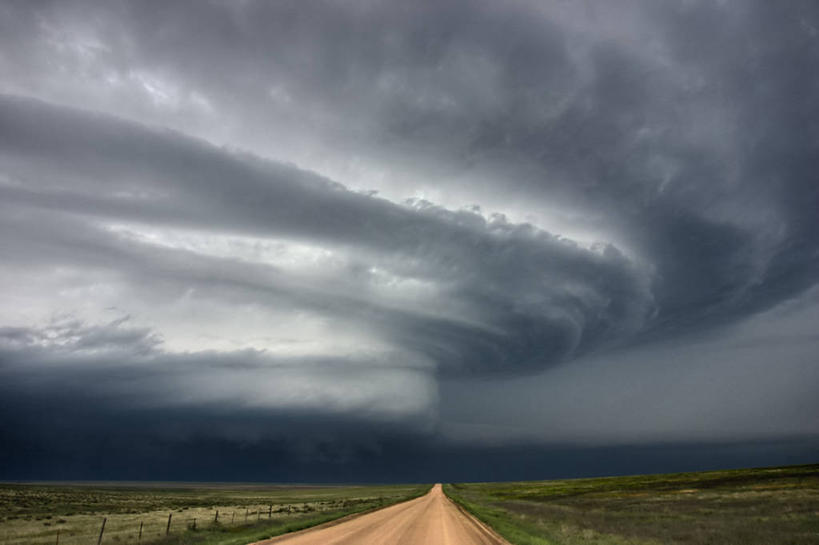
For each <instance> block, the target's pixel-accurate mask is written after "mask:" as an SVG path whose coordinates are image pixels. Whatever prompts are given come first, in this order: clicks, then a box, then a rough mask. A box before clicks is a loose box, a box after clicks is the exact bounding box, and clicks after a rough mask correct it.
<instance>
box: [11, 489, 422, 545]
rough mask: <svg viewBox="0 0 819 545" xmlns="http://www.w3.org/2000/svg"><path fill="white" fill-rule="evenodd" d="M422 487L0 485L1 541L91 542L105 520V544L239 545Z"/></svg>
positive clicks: (36, 544)
mask: <svg viewBox="0 0 819 545" xmlns="http://www.w3.org/2000/svg"><path fill="white" fill-rule="evenodd" d="M427 490H429V486H422V485H395V486H273V485H236V484H223V485H221V484H220V485H203V484H198V485H197V484H187V485H185V484H163V483H154V484H137V483H133V484H124V483H110V484H105V483H95V484H82V483H61V484H53V483H52V484H0V540H2V543H4V544H9V545H55V544H57V542H58V541H57V540H58V534H59V545H94V544H95V543H96V542H97V539H98V536H99V534H100V528H101V525H102V521H103V518H106V519H107V521H106V523H105V531H104V533H103V540H102V543H103V545H129V544H137V543H142V544H149V543H161V544H162V545H183V544H184V545H187V544H191V545H194V544H195V545H243V544H246V543H250V542H252V541H257V540H260V539H264V538H266V537H271V536H274V535H279V534H282V533H286V532H289V531H294V530H298V529H301V528H305V527H309V526H313V525H315V524H320V523H322V522H326V521H329V520H333V519H336V518H339V517H342V516H345V515H348V514H352V513H358V512H362V511H367V510H370V509H374V508H377V507H383V506H385V505H389V504H392V503H395V502H398V501H402V500H405V499H409V498H411V497H415V496H417V495H420V494H422V493H425V492H426V491H427ZM217 511H218V512H219V517H218V520H217V519H216V512H217ZM169 515H171V527H170V532H169V534H168V535H167V536H166V534H165V532H166V528H167V525H168V516H169ZM194 520H195V521H196V522H195V529H194ZM140 523H141V524H142V537H141V538H140V537H139V528H140Z"/></svg>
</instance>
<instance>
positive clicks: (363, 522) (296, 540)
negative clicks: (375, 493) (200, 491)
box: [253, 484, 508, 545]
mask: <svg viewBox="0 0 819 545" xmlns="http://www.w3.org/2000/svg"><path fill="white" fill-rule="evenodd" d="M273 544H275V545H279V544H282V545H508V542H506V541H505V540H503V539H502V538H500V537H498V536H496V535H495V534H494V533H492V532H491V531H490V530H488V529H487V528H486V527H485V526H483V525H482V524H481V523H479V522H478V521H476V520H475V519H473V518H472V517H471V516H469V515H466V514H465V513H463V512H462V511H461V510H460V509H458V507H457V506H456V505H455V504H454V503H452V501H450V500H449V499H448V498H447V497H446V496H445V495H444V491H443V490H442V489H441V485H440V484H436V485H435V486H433V487H432V490H430V491H429V493H428V494H426V495H424V496H421V497H420V498H416V499H414V500H410V501H407V502H404V503H399V504H396V505H391V506H390V507H385V508H384V509H379V510H378V511H374V512H372V513H368V514H366V515H362V516H360V517H357V518H354V519H352V520H348V521H345V522H342V523H339V524H335V525H332V526H325V527H319V528H314V529H310V530H304V531H302V532H298V533H295V534H285V535H283V536H278V537H274V538H272V539H268V540H265V541H260V542H258V543H255V544H253V545H273Z"/></svg>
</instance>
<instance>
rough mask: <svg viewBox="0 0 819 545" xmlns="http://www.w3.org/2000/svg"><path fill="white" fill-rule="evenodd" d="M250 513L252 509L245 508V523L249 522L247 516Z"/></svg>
mask: <svg viewBox="0 0 819 545" xmlns="http://www.w3.org/2000/svg"><path fill="white" fill-rule="evenodd" d="M248 513H250V509H247V508H245V522H247V514H248Z"/></svg>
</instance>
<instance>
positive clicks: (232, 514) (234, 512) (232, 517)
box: [230, 511, 236, 524]
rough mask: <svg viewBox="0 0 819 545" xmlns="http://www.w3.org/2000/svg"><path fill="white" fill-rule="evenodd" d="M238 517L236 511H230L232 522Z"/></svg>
mask: <svg viewBox="0 0 819 545" xmlns="http://www.w3.org/2000/svg"><path fill="white" fill-rule="evenodd" d="M235 518H236V511H231V513H230V523H231V524H233V519H235Z"/></svg>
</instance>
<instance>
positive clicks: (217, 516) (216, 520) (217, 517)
mask: <svg viewBox="0 0 819 545" xmlns="http://www.w3.org/2000/svg"><path fill="white" fill-rule="evenodd" d="M213 522H219V510H218V509H217V510H216V516H215V517H213Z"/></svg>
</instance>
